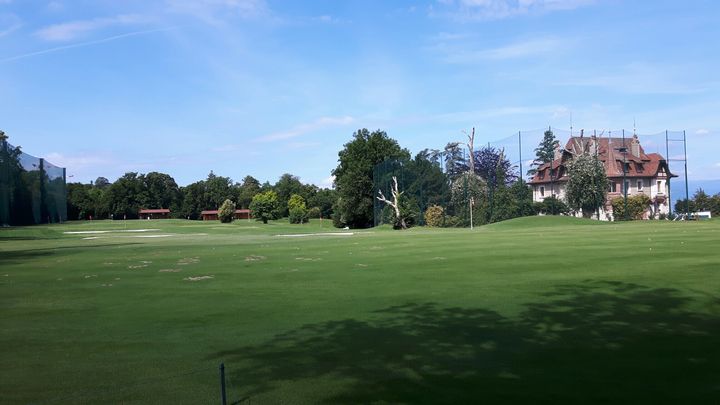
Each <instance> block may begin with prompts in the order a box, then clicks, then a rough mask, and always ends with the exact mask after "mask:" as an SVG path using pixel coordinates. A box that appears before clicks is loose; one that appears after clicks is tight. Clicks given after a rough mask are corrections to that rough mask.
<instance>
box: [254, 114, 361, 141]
mask: <svg viewBox="0 0 720 405" xmlns="http://www.w3.org/2000/svg"><path fill="white" fill-rule="evenodd" d="M353 122H355V119H354V118H353V117H350V116H343V117H320V118H318V119H316V120H315V121H313V122H309V123H303V124H299V125H296V126H294V127H293V128H291V129H289V130H285V131H279V132H273V133H271V134H267V135H264V136H261V137H259V138H256V139H255V141H256V142H273V141H283V140H287V139H291V138H296V137H298V136H300V135H304V134H307V133H309V132H313V131H318V130H321V129H325V128H330V127H341V126H345V125H349V124H352V123H353Z"/></svg>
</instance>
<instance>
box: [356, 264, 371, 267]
mask: <svg viewBox="0 0 720 405" xmlns="http://www.w3.org/2000/svg"><path fill="white" fill-rule="evenodd" d="M355 266H357V267H367V266H368V265H367V264H362V263H358V264H356V265H355Z"/></svg>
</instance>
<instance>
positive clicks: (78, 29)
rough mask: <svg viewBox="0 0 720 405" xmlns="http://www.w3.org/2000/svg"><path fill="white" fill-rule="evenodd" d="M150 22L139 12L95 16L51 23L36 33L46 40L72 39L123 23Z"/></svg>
mask: <svg viewBox="0 0 720 405" xmlns="http://www.w3.org/2000/svg"><path fill="white" fill-rule="evenodd" d="M147 22H149V19H148V18H147V17H144V16H141V15H137V14H122V15H117V16H114V17H103V18H94V19H91V20H78V21H70V22H66V23H61V24H55V25H50V26H48V27H45V28H42V29H40V30H38V31H37V32H36V33H35V35H36V36H38V37H40V38H41V39H44V40H46V41H70V40H74V39H77V38H79V37H83V36H87V35H88V34H90V33H91V32H93V31H97V30H101V29H105V28H109V27H113V26H121V25H134V24H142V23H147Z"/></svg>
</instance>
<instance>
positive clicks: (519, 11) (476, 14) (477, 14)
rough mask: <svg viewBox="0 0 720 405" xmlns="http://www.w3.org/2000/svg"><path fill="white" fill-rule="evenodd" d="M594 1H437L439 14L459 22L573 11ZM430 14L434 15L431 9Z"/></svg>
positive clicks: (433, 10)
mask: <svg viewBox="0 0 720 405" xmlns="http://www.w3.org/2000/svg"><path fill="white" fill-rule="evenodd" d="M593 3H595V1H594V0H457V1H453V0H438V4H439V8H440V10H445V11H444V12H443V11H441V12H440V13H439V14H442V15H445V16H449V17H452V18H455V19H460V20H498V19H503V18H509V17H514V16H518V15H525V14H537V13H546V12H551V11H558V10H573V9H576V8H580V7H584V6H587V5H590V4H593ZM431 14H436V12H435V9H434V8H431Z"/></svg>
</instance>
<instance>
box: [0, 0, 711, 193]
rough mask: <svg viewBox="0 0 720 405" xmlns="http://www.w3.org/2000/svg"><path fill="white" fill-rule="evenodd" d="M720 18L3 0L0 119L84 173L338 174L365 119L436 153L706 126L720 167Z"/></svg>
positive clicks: (510, 5) (515, 5)
mask: <svg viewBox="0 0 720 405" xmlns="http://www.w3.org/2000/svg"><path fill="white" fill-rule="evenodd" d="M718 16H720V3H718V2H717V1H619V0H606V1H603V0H597V1H592V0H439V1H438V0H427V1H404V0H396V1H375V2H371V1H337V0H329V1H307V2H305V1H303V2H299V1H288V2H281V1H272V0H158V1H147V0H145V1H135V0H125V1H104V0H92V1H90V0H88V1H83V0H75V1H69V0H66V1H63V0H57V1H47V0H46V1H35V0H0V94H2V97H0V128H1V129H3V130H4V131H5V132H7V134H8V135H9V136H10V141H11V143H13V144H17V145H21V146H22V147H23V149H24V150H25V151H26V152H28V153H32V154H34V155H37V156H45V157H47V158H48V160H50V161H51V162H53V163H55V164H58V165H63V166H67V168H68V174H69V175H72V176H73V177H72V178H71V179H69V180H71V181H83V182H86V181H89V180H92V179H95V178H96V177H98V176H105V177H108V178H109V179H111V180H114V179H115V178H117V177H118V176H120V175H122V174H123V173H124V172H126V171H139V172H143V173H146V172H149V171H161V172H166V173H169V174H171V175H172V176H174V177H175V179H176V180H177V181H178V183H179V184H181V185H185V184H188V183H191V182H193V181H196V180H200V179H203V178H205V176H206V175H207V174H208V172H210V170H213V171H214V172H215V173H216V174H220V175H224V176H229V177H232V178H233V179H234V180H240V179H241V178H242V177H243V176H245V175H247V174H250V175H253V176H255V177H257V178H258V179H260V180H261V181H265V180H269V181H271V182H275V181H276V180H277V178H278V177H279V176H280V175H281V174H282V173H285V172H289V173H293V174H295V175H298V176H300V178H301V179H302V180H303V181H305V182H312V183H315V184H318V185H328V184H329V183H330V181H331V180H330V179H329V176H330V172H331V170H332V169H333V168H334V167H335V166H336V164H337V152H338V151H339V150H340V149H341V148H342V145H343V144H344V143H346V142H347V141H349V140H350V138H351V136H352V133H353V131H355V130H356V129H358V128H363V127H367V128H369V129H378V128H379V129H383V130H385V131H387V132H388V134H389V135H390V136H391V137H393V138H395V139H397V140H398V141H399V142H400V144H401V145H402V146H404V147H407V148H409V149H410V150H411V151H412V152H417V151H419V150H421V149H423V148H441V147H443V146H444V145H445V144H446V143H447V142H448V141H452V140H460V139H462V138H463V136H464V135H463V134H462V131H463V130H469V129H470V128H471V127H473V126H474V127H476V128H477V140H476V142H477V143H478V144H480V143H485V142H491V141H495V140H497V139H501V138H505V137H508V136H511V135H513V134H516V133H517V131H519V130H537V129H540V128H543V127H546V126H548V125H552V126H553V127H557V128H563V129H568V130H569V127H570V123H571V119H572V123H573V126H574V128H575V130H576V131H577V130H578V129H580V128H584V129H585V130H586V131H591V130H593V129H595V130H597V131H603V130H604V131H607V130H610V129H615V130H617V129H619V128H625V129H627V130H632V127H633V121H635V122H636V125H637V131H638V132H639V133H641V134H646V133H647V134H650V133H657V132H660V131H664V130H666V129H669V130H686V131H687V132H686V133H687V137H688V141H689V143H688V156H689V170H688V173H689V176H690V178H691V179H693V180H697V181H703V180H712V179H720V154H719V153H718V151H720V113H719V112H720V97H718V90H720V76H718V74H717V71H718V66H720V52H718V48H717V47H718V43H720V24H718ZM529 133H535V134H539V132H538V131H535V132H529ZM606 133H607V132H606ZM614 133H617V132H614ZM564 140H565V139H563V142H564ZM641 140H642V138H641ZM531 146H532V145H531Z"/></svg>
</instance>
